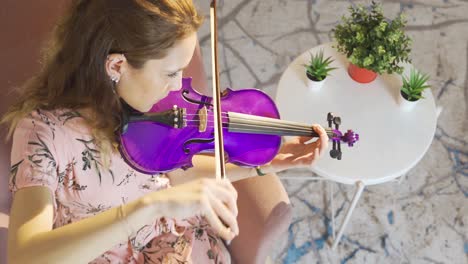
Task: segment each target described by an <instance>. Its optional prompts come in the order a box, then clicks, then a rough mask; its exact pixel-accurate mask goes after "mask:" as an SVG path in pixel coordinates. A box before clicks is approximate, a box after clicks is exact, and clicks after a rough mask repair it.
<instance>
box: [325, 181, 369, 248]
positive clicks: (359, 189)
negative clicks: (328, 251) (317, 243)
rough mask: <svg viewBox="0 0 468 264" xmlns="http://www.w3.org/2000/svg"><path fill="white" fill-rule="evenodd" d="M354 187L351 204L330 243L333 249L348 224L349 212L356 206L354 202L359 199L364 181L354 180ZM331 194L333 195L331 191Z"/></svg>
mask: <svg viewBox="0 0 468 264" xmlns="http://www.w3.org/2000/svg"><path fill="white" fill-rule="evenodd" d="M356 187H357V190H356V192H355V193H354V197H353V200H352V201H351V205H350V207H349V208H348V211H347V212H346V216H345V219H344V220H343V223H342V224H341V226H340V230H339V231H338V235H337V236H336V238H334V239H333V245H332V249H333V250H334V249H335V248H336V246H337V245H338V243H339V242H340V240H341V236H343V231H344V229H345V227H346V225H347V224H348V221H349V219H350V218H351V214H352V213H353V211H354V208H355V207H356V204H357V202H358V201H359V198H360V197H361V194H362V191H363V190H364V188H365V185H364V183H363V182H362V181H358V182H356ZM331 195H333V193H332V194H331ZM333 214H334V212H333V211H332V215H333ZM332 225H333V229H334V226H335V224H334V223H332ZM333 233H335V230H333Z"/></svg>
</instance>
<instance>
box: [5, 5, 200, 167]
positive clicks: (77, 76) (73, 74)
mask: <svg viewBox="0 0 468 264" xmlns="http://www.w3.org/2000/svg"><path fill="white" fill-rule="evenodd" d="M202 21H203V18H202V17H201V16H200V15H199V14H198V13H197V10H196V9H195V8H194V6H193V3H192V0H176V1H175V0H78V1H73V3H72V5H71V7H70V9H69V10H68V12H67V14H66V15H65V16H64V17H63V18H62V20H61V21H60V22H59V23H58V24H57V26H56V27H55V29H54V34H53V38H52V39H51V41H50V42H49V43H48V45H47V46H46V47H45V49H44V50H43V59H42V65H43V66H42V69H41V70H40V72H39V73H38V74H37V75H35V76H33V77H32V78H31V79H29V80H28V81H27V82H25V83H24V84H23V86H22V87H21V88H22V89H20V95H19V97H18V101H17V102H15V103H14V104H13V105H12V106H11V107H10V108H9V109H8V111H7V113H6V114H5V115H4V116H3V118H2V120H1V121H0V123H10V128H9V131H8V135H7V140H8V139H9V138H10V137H11V135H12V134H13V131H14V129H15V127H16V125H17V123H18V122H19V120H20V119H21V118H23V117H25V116H27V115H28V114H29V113H30V112H31V111H33V110H35V109H44V110H52V109H60V108H67V109H72V110H78V109H82V108H89V109H90V110H91V112H92V113H93V117H92V118H89V119H86V118H85V119H86V120H87V121H88V124H89V125H90V127H91V129H92V131H93V136H94V138H95V143H96V145H97V146H98V147H100V148H101V151H102V152H104V153H103V154H106V153H107V154H110V151H112V150H115V148H114V149H113V148H112V147H111V144H112V145H114V146H115V145H116V144H115V143H116V139H115V136H114V135H115V131H116V130H117V129H118V128H119V126H120V113H121V105H120V102H119V98H118V96H116V95H114V93H113V91H112V89H113V87H112V86H113V83H112V81H111V80H110V77H109V76H108V74H107V73H106V70H105V60H106V58H107V56H108V55H109V54H111V53H123V54H125V57H126V58H127V61H128V63H129V64H130V65H131V66H132V67H134V68H137V69H140V68H142V67H143V66H144V64H145V62H146V61H148V60H150V59H160V58H163V57H164V56H165V55H166V52H167V50H168V49H169V48H170V47H172V46H173V45H174V44H175V42H176V41H178V40H181V39H183V38H184V37H186V36H187V35H189V34H190V33H193V32H196V31H197V30H198V28H199V27H200V25H201V23H202ZM104 164H107V162H106V161H104Z"/></svg>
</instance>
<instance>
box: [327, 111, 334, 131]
mask: <svg viewBox="0 0 468 264" xmlns="http://www.w3.org/2000/svg"><path fill="white" fill-rule="evenodd" d="M334 117H335V116H334V115H333V113H332V112H329V113H328V115H327V121H328V127H329V128H331V127H332V122H333V118H334Z"/></svg>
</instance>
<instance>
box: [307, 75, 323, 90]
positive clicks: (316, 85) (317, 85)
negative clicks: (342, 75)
mask: <svg viewBox="0 0 468 264" xmlns="http://www.w3.org/2000/svg"><path fill="white" fill-rule="evenodd" d="M306 75H307V87H309V89H310V90H312V91H319V90H320V89H321V88H322V86H323V84H324V83H325V81H326V80H327V78H325V79H323V80H321V81H314V80H311V79H310V78H309V74H306Z"/></svg>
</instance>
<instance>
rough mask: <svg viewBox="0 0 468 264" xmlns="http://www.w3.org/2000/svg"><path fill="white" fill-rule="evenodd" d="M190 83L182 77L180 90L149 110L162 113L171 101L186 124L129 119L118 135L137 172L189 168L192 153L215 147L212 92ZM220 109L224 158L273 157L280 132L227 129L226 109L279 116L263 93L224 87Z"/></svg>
mask: <svg viewBox="0 0 468 264" xmlns="http://www.w3.org/2000/svg"><path fill="white" fill-rule="evenodd" d="M191 82H192V79H191V78H183V80H182V88H181V89H180V90H178V91H172V92H170V93H169V95H168V96H167V97H166V98H164V99H163V100H161V101H159V102H158V103H156V104H155V105H154V106H153V107H152V108H151V110H150V111H149V112H154V113H158V112H163V111H167V110H170V109H173V107H174V105H176V106H177V107H178V108H185V111H186V115H185V118H186V120H184V121H186V123H187V125H186V126H185V127H183V128H175V127H174V126H172V125H168V124H164V123H160V122H152V121H140V122H129V123H128V124H127V126H126V129H125V133H122V134H120V135H119V136H120V147H119V150H120V152H121V154H122V157H123V158H124V159H125V160H126V162H127V163H128V164H129V165H130V166H132V167H133V168H134V169H136V170H137V171H140V172H142V173H146V174H155V173H164V172H168V171H171V170H174V169H178V168H182V169H188V168H190V167H192V166H193V165H192V157H193V156H194V155H195V154H199V153H212V152H214V129H213V114H212V108H213V106H212V104H211V103H212V97H208V96H205V95H202V94H200V93H198V92H197V91H195V90H194V89H193V88H192V86H191ZM221 111H222V112H223V113H225V114H223V116H222V123H223V128H222V129H223V135H224V136H223V137H224V148H225V159H226V162H230V163H233V164H236V165H239V166H248V167H254V166H259V165H263V164H266V163H268V162H270V161H271V160H272V159H273V158H274V157H275V156H276V154H277V153H278V151H279V148H280V145H281V136H279V135H268V134H250V133H239V132H233V131H230V127H229V126H230V125H229V123H230V122H229V121H230V120H229V115H228V114H227V112H236V113H243V114H249V115H254V116H261V117H268V118H274V119H279V118H280V116H279V112H278V109H277V107H276V105H275V103H274V102H273V100H272V99H271V98H270V97H269V96H268V95H267V94H265V93H264V92H262V91H261V90H258V89H242V90H238V91H234V90H231V89H226V90H225V91H224V92H223V93H222V96H221ZM203 113H206V115H205V114H203ZM203 117H206V120H204V119H205V118H203ZM203 125H205V127H204V128H203V127H201V126H203Z"/></svg>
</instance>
